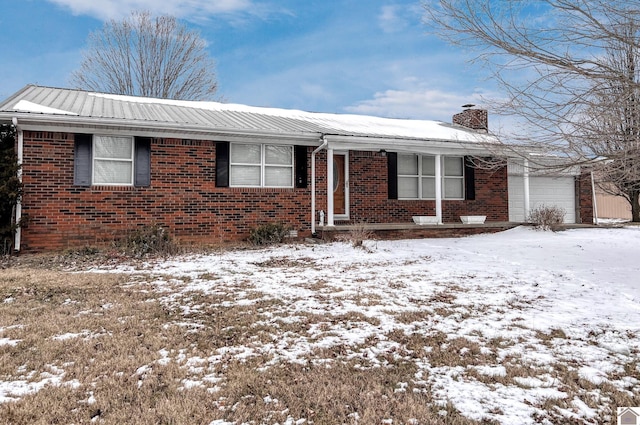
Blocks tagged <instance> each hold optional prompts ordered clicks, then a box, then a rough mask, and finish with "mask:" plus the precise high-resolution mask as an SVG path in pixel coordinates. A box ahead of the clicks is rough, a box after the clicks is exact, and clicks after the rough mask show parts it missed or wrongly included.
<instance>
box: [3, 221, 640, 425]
mask: <svg viewBox="0 0 640 425" xmlns="http://www.w3.org/2000/svg"><path fill="white" fill-rule="evenodd" d="M365 245H366V247H367V248H368V249H367V250H363V249H358V248H354V247H352V246H350V245H349V244H347V243H332V244H322V245H306V244H297V245H286V246H280V247H276V248H269V249H259V250H233V251H226V252H222V253H216V254H211V255H191V256H181V257H175V258H171V259H168V260H153V261H149V262H147V263H144V264H142V265H140V264H136V265H133V264H132V265H126V264H123V265H120V266H118V267H116V268H111V269H109V270H106V269H104V270H101V271H105V272H106V271H108V272H121V273H122V272H124V273H130V274H132V280H134V279H133V277H134V276H133V275H135V277H136V279H135V280H138V281H139V279H146V280H147V281H150V282H151V283H153V285H154V287H155V288H156V290H158V291H162V292H163V293H164V302H166V303H167V304H172V305H175V304H177V303H180V304H181V305H180V307H181V309H182V311H183V313H184V315H185V317H187V316H189V314H190V313H192V312H194V311H197V310H198V309H200V308H202V306H201V305H198V304H197V302H195V301H194V302H193V303H185V299H186V298H185V294H193V293H198V292H202V293H209V294H224V295H225V301H224V303H225V305H229V306H233V305H245V306H246V305H250V304H253V303H258V302H265V301H269V300H279V301H281V302H279V303H277V304H274V307H272V308H269V309H265V311H264V312H263V314H262V320H263V321H264V323H268V324H270V325H272V326H273V325H277V324H283V323H292V322H296V321H301V320H304V318H303V315H306V314H309V313H316V314H318V315H320V316H324V317H342V318H344V317H352V318H353V319H352V320H335V321H330V320H327V321H326V323H322V324H321V325H319V324H313V325H311V326H309V327H308V329H307V330H306V332H283V333H282V334H280V335H274V337H273V339H272V341H271V342H264V340H258V339H256V340H255V342H250V343H247V344H246V345H243V346H229V347H225V348H224V349H220V350H218V352H216V353H211V357H209V358H207V359H202V358H194V359H190V361H188V362H187V363H188V364H192V365H204V364H214V363H215V362H219V361H220V359H221V357H222V356H232V357H236V358H248V357H251V356H260V355H268V356H270V358H272V360H271V361H270V362H269V364H267V365H266V366H265V367H270V366H272V365H276V364H282V363H286V362H290V363H305V362H308V361H309V358H312V359H314V360H313V361H315V362H323V361H327V362H329V361H330V360H328V359H321V358H318V357H317V356H316V355H315V354H314V353H318V352H323V351H322V349H327V348H328V349H330V348H332V347H336V346H343V347H346V348H347V349H346V351H345V354H344V357H345V358H362V359H366V361H367V362H368V363H369V364H370V365H371V367H377V366H384V365H385V364H386V361H387V360H386V359H387V358H388V356H389V355H390V354H393V353H396V354H395V355H403V354H402V353H407V352H410V355H409V356H407V358H410V359H411V361H413V362H415V364H416V365H417V370H418V372H417V373H416V374H415V376H414V377H413V379H412V381H411V382H410V383H409V382H398V391H403V390H404V389H405V388H407V387H408V386H409V385H410V387H411V388H412V391H414V392H415V391H429V392H430V394H431V395H432V397H433V398H434V400H435V401H436V403H437V404H438V405H440V406H442V414H443V415H446V409H445V407H446V406H447V405H449V406H451V405H452V406H453V407H454V408H455V409H457V410H458V411H460V412H461V413H462V414H463V415H464V416H466V417H468V418H470V419H475V420H490V421H491V420H492V421H496V422H499V423H502V424H533V423H547V424H551V423H562V422H563V420H564V419H566V421H567V423H568V422H571V421H573V422H571V423H583V424H600V423H605V422H606V423H610V422H611V421H614V422H615V417H616V407H619V406H617V405H616V403H615V400H612V399H611V398H610V397H609V396H608V395H606V394H611V390H610V389H611V388H613V389H614V390H615V391H618V392H620V393H621V394H626V395H627V396H628V397H630V398H631V400H634V401H638V400H639V396H638V394H640V364H639V361H638V359H639V357H640V228H639V227H625V228H615V229H614V228H611V229H602V228H598V229H576V230H567V231H563V232H558V233H553V232H541V231H536V230H533V229H530V228H516V229H512V230H509V231H506V232H502V233H498V234H491V235H479V236H472V237H466V238H451V239H422V240H400V241H367V242H366V243H365ZM93 271H96V270H93ZM358 317H362V318H363V319H361V320H358ZM276 327H277V326H276ZM194 329H195V328H194ZM394 331H395V332H400V333H404V334H406V335H422V336H425V337H430V336H433V337H434V338H433V340H434V341H436V340H437V341H439V342H438V345H437V346H433V345H432V346H423V347H417V348H416V347H411V349H408V348H407V347H402V346H401V345H402V342H401V341H400V340H399V339H393V338H391V337H389V335H391V333H392V332H394ZM438 338H440V339H438ZM261 341H262V342H261ZM372 341H373V342H372ZM4 343H10V342H8V341H5V342H4ZM447 351H451V355H452V356H453V358H454V360H455V361H453V362H447V361H442V360H439V359H440V358H441V357H438V356H436V353H440V354H442V353H443V352H447ZM181 355H184V354H181ZM163 356H166V359H165V360H164V361H170V356H171V354H169V353H164V354H163ZM182 360H184V359H182ZM196 369H197V368H196ZM200 369H202V368H200ZM221 378H223V377H212V376H202V375H198V374H197V373H194V376H193V379H192V380H190V381H189V382H188V383H185V385H187V384H188V385H203V386H207V387H211V388H212V389H213V390H215V385H217V382H219V381H220V379H221ZM605 388H609V390H607V391H605V390H604V389H605ZM554 400H555V401H557V400H562V401H563V403H561V404H558V403H553V401H554ZM548 401H552V403H547V402H548ZM638 404H640V402H639V403H638ZM545 406H547V407H548V406H551V407H550V408H547V407H545ZM559 406H563V407H559ZM563 418H564V419H563ZM290 419H291V422H290V423H291V424H293V423H304V418H290ZM389 423H392V422H389ZM212 424H215V425H224V424H227V422H224V421H220V420H218V421H214V422H212Z"/></svg>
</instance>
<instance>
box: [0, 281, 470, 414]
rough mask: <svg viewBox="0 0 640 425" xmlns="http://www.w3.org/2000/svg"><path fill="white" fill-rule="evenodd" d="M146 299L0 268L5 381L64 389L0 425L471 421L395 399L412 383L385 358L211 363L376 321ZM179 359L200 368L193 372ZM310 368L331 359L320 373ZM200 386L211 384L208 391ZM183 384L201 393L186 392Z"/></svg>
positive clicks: (11, 406) (193, 299) (407, 396)
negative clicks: (317, 329) (278, 338)
mask: <svg viewBox="0 0 640 425" xmlns="http://www.w3.org/2000/svg"><path fill="white" fill-rule="evenodd" d="M150 289H151V288H150V287H148V285H147V284H145V283H144V282H141V283H135V282H131V281H128V280H127V277H126V276H119V275H113V274H73V273H64V272H56V271H45V270H39V269H28V268H13V269H12V268H10V269H6V270H0V300H4V304H3V308H2V310H1V313H0V330H1V334H0V335H1V336H2V337H3V338H9V339H12V340H19V341H20V342H19V343H17V344H16V345H15V346H13V345H2V346H0V359H1V361H0V376H1V377H2V380H3V381H5V382H7V381H17V380H20V379H24V380H27V381H32V382H34V383H35V382H38V381H41V380H42V379H43V378H45V377H47V376H51V375H55V376H58V377H59V381H60V382H58V383H57V384H55V385H53V384H51V385H47V386H45V387H44V388H43V389H41V390H40V391H37V392H34V393H31V394H28V395H25V396H22V397H19V396H18V395H17V394H16V395H15V396H16V397H15V398H16V401H13V402H5V403H2V404H0V422H1V423H11V424H52V423H60V424H68V423H89V422H90V421H92V419H93V420H94V421H95V420H99V423H102V424H122V423H136V424H159V423H166V424H194V423H203V424H206V423H209V422H211V421H212V420H214V419H225V420H228V421H233V422H235V423H244V422H251V423H264V424H270V423H282V422H283V421H285V420H286V419H287V417H289V416H292V417H296V418H307V420H308V422H309V423H314V424H334V423H354V424H355V423H380V421H381V420H383V419H385V418H394V423H414V424H445V423H446V424H466V423H470V422H469V421H468V420H466V419H464V418H463V417H460V416H458V415H457V414H456V413H455V411H453V410H452V411H451V413H450V414H449V415H448V416H447V417H443V416H441V415H439V414H438V412H437V410H435V409H434V407H433V406H432V405H431V404H430V400H429V399H428V396H427V395H425V392H424V391H423V392H417V391H416V392H413V391H412V388H411V387H410V388H408V389H404V390H403V391H401V392H399V391H397V389H398V383H399V382H411V380H412V377H413V375H414V374H415V365H413V363H411V362H407V361H397V360H394V359H393V358H391V357H390V359H389V363H388V365H387V366H386V367H384V368H369V367H368V368H363V367H362V365H361V364H360V362H358V361H356V360H352V361H342V360H339V359H340V357H341V356H342V355H343V354H344V353H345V352H346V351H347V347H345V346H336V347H332V348H331V349H327V350H317V352H315V353H314V354H313V355H312V356H309V359H308V362H307V364H306V365H301V364H288V363H284V364H281V365H280V366H276V367H270V368H264V366H265V364H268V363H269V361H270V360H271V357H270V356H269V355H256V356H253V357H251V358H250V359H249V360H247V361H238V360H236V359H233V358H232V357H231V356H228V357H224V356H223V357H222V358H217V360H216V361H215V362H214V361H211V360H207V358H210V356H212V355H213V354H214V353H216V350H217V349H219V348H221V347H226V346H237V345H242V344H249V343H255V342H257V341H258V342H260V341H261V342H263V343H264V342H266V341H269V340H273V335H276V334H278V332H288V333H302V332H306V330H308V328H309V326H310V325H312V324H318V323H326V325H327V328H330V327H331V326H332V324H336V323H339V322H340V323H343V322H344V323H350V322H353V323H361V322H366V323H371V324H373V325H377V324H378V321H377V320H376V319H373V318H369V317H366V316H364V315H362V314H360V313H356V312H354V313H350V314H345V315H338V316H331V317H324V316H320V315H312V314H308V315H304V316H302V317H301V321H300V323H296V322H293V323H277V326H276V325H274V324H265V323H264V322H263V321H262V322H261V320H262V319H263V318H264V315H263V313H264V312H265V311H270V310H274V309H276V310H277V309H278V308H279V307H280V305H281V302H280V301H277V300H260V301H258V302H256V303H255V304H251V305H247V306H234V307H233V308H231V307H222V304H224V301H225V300H226V297H225V296H212V295H203V294H199V293H183V294H181V296H180V297H176V298H173V299H172V300H171V301H169V302H168V301H167V300H166V299H164V300H163V299H161V294H160V293H157V292H155V291H153V290H150ZM184 305H190V306H192V309H191V311H188V312H185V311H184V310H181V306H184ZM256 323H258V325H256ZM282 328H285V329H282ZM350 348H353V347H350ZM187 358H200V359H202V361H201V364H200V365H199V366H200V367H199V369H200V370H198V368H196V369H195V370H194V368H193V367H189V366H188V365H187V364H186V362H187V360H186V359H187ZM316 358H334V359H337V360H335V361H332V363H331V364H330V365H329V364H323V363H320V364H317V365H316V364H314V359H316ZM49 374H51V375H49ZM205 376H216V377H218V378H217V379H213V380H211V385H209V387H208V388H207V386H206V385H205V386H203V385H202V383H203V382H204V383H206V382H208V381H207V380H206V379H204V380H203V379H202V378H203V377H205ZM190 380H191V381H198V382H200V384H198V385H195V386H189V385H187V383H188V382H190ZM213 388H215V391H214V390H212V389H213ZM411 421H413V422H411Z"/></svg>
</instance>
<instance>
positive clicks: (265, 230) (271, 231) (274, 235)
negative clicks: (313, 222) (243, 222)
mask: <svg viewBox="0 0 640 425" xmlns="http://www.w3.org/2000/svg"><path fill="white" fill-rule="evenodd" d="M287 234H289V228H288V227H287V226H285V225H284V224H281V223H267V224H261V225H259V226H258V227H256V228H255V229H252V230H251V232H250V233H249V242H251V243H252V244H254V245H273V244H277V243H281V242H282V241H283V240H284V238H285V236H287Z"/></svg>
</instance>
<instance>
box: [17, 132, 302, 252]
mask: <svg viewBox="0 0 640 425" xmlns="http://www.w3.org/2000/svg"><path fill="white" fill-rule="evenodd" d="M24 136H25V137H24V166H23V182H24V192H25V194H24V198H23V214H24V215H26V216H27V217H28V220H29V222H28V225H27V227H26V228H24V229H23V232H22V250H23V252H29V251H43V250H54V249H61V248H67V247H79V246H80V247H81V246H87V245H96V244H97V245H99V244H105V243H109V242H110V241H113V240H114V239H115V238H117V237H121V236H122V235H123V234H124V233H125V232H127V231H130V230H132V229H135V228H136V227H137V226H140V225H144V224H151V223H154V224H158V225H161V226H166V227H167V228H169V230H170V232H171V234H172V235H174V236H176V237H177V238H178V239H180V240H181V241H184V242H197V243H219V242H223V241H229V240H240V239H246V237H247V236H248V233H249V230H250V229H251V228H253V227H255V226H256V225H258V224H260V223H266V222H276V221H278V222H285V223H287V224H290V225H292V226H293V228H295V229H297V230H298V231H299V232H301V233H302V234H304V233H307V234H308V233H309V232H310V224H309V215H310V212H309V211H310V209H311V201H310V196H309V193H310V191H309V189H267V188H264V189H262V188H242V189H240V188H217V187H216V186H215V153H216V152H215V143H213V142H208V141H189V140H178V139H154V140H153V141H152V146H151V151H152V153H151V186H150V187H109V186H102V187H99V186H93V187H79V186H74V185H73V149H74V135H73V134H67V133H48V132H25V135H24Z"/></svg>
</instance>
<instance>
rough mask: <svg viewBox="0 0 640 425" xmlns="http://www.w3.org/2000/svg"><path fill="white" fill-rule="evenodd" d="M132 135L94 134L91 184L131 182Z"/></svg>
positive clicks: (129, 183)
mask: <svg viewBox="0 0 640 425" xmlns="http://www.w3.org/2000/svg"><path fill="white" fill-rule="evenodd" d="M133 152H134V144H133V138H132V137H115V136H94V138H93V178H92V181H93V184H96V185H132V184H133Z"/></svg>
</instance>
